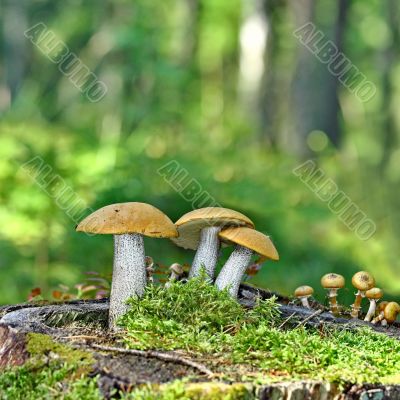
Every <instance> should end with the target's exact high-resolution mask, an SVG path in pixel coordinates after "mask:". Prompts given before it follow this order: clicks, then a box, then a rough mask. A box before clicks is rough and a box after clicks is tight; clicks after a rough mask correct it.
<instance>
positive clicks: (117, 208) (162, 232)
mask: <svg viewBox="0 0 400 400" xmlns="http://www.w3.org/2000/svg"><path fill="white" fill-rule="evenodd" d="M76 230H77V231H78V232H87V233H99V234H114V235H121V234H125V233H139V234H141V235H144V236H149V237H156V238H174V237H177V236H178V232H177V230H176V227H175V225H174V224H173V222H172V221H171V220H170V219H169V218H168V217H167V216H166V215H165V214H164V213H163V212H162V211H160V210H159V209H157V208H155V207H153V206H152V205H150V204H146V203H137V202H130V203H117V204H111V205H108V206H105V207H102V208H100V209H98V210H97V211H95V212H94V213H92V214H90V215H89V216H88V217H86V218H85V219H84V220H83V221H81V222H80V223H79V224H78V226H77V227H76Z"/></svg>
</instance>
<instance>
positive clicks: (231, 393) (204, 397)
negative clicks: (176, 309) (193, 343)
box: [123, 380, 255, 400]
mask: <svg viewBox="0 0 400 400" xmlns="http://www.w3.org/2000/svg"><path fill="white" fill-rule="evenodd" d="M254 398H255V397H254V395H253V390H252V387H251V386H248V385H244V384H241V383H235V384H233V385H228V384H224V383H217V382H206V383H187V382H186V381H182V380H181V381H174V382H172V383H168V384H163V385H145V386H144V387H141V388H138V389H135V390H134V391H133V392H131V393H130V394H129V395H126V396H125V397H124V398H123V399H124V400H131V399H135V400H175V399H176V400H252V399H254Z"/></svg>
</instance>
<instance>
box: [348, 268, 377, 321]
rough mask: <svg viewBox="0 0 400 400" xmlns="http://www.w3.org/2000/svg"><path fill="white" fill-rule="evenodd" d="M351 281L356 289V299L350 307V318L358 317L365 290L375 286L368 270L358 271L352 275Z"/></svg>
mask: <svg viewBox="0 0 400 400" xmlns="http://www.w3.org/2000/svg"><path fill="white" fill-rule="evenodd" d="M351 283H352V284H353V286H354V287H355V288H356V289H357V293H356V299H355V301H354V304H353V305H352V308H351V316H352V318H358V314H359V312H360V309H361V301H362V299H363V297H365V292H366V291H367V290H369V289H372V288H373V287H374V286H375V280H374V278H373V277H372V276H371V274H369V273H368V272H366V271H359V272H357V273H355V274H354V275H353V278H351Z"/></svg>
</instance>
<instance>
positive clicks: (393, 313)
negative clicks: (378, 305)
mask: <svg viewBox="0 0 400 400" xmlns="http://www.w3.org/2000/svg"><path fill="white" fill-rule="evenodd" d="M384 313H385V319H386V321H387V322H389V323H392V322H394V321H395V320H396V318H397V315H398V314H399V313H400V305H399V304H398V303H396V302H395V301H391V302H390V303H388V304H387V305H386V307H385V310H384Z"/></svg>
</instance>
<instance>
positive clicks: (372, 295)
mask: <svg viewBox="0 0 400 400" xmlns="http://www.w3.org/2000/svg"><path fill="white" fill-rule="evenodd" d="M365 297H367V298H368V299H371V300H372V299H373V300H378V299H381V298H382V297H383V290H382V289H379V288H376V287H374V288H372V289H369V290H367V291H366V292H365Z"/></svg>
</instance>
